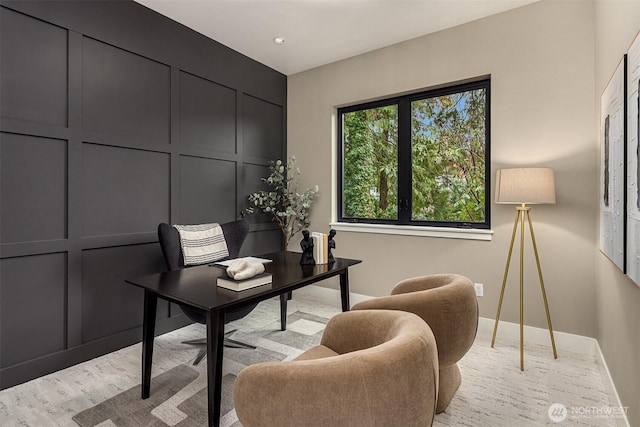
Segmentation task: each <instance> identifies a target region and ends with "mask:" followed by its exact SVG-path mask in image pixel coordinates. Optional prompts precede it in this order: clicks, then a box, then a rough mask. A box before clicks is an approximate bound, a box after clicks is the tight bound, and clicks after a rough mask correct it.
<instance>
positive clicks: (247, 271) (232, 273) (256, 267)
mask: <svg viewBox="0 0 640 427" xmlns="http://www.w3.org/2000/svg"><path fill="white" fill-rule="evenodd" d="M261 273H264V264H262V263H261V262H251V261H247V260H246V259H244V258H238V259H236V260H234V261H233V262H232V263H231V264H229V267H227V275H228V276H229V277H231V278H232V279H233V280H245V279H250V278H251V277H253V276H256V275H258V274H261Z"/></svg>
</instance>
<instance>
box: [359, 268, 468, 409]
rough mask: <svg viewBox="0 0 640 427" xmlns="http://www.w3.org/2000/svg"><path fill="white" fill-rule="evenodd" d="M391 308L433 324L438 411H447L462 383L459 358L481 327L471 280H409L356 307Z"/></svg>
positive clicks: (439, 276) (434, 277)
mask: <svg viewBox="0 0 640 427" xmlns="http://www.w3.org/2000/svg"><path fill="white" fill-rule="evenodd" d="M363 309H387V310H402V311H408V312H411V313H415V314H417V315H418V316H420V317H421V318H423V319H424V321H425V322H426V323H427V324H428V325H429V326H430V327H431V330H432V331H433V334H434V336H435V338H436V344H437V346H438V361H439V365H440V379H439V384H438V405H437V408H436V413H440V412H443V411H444V410H445V409H446V408H447V406H449V402H451V399H452V398H453V395H454V394H455V393H456V390H458V387H459V386H460V383H461V377H460V369H459V368H458V364H457V362H458V360H460V359H461V358H462V356H464V355H465V354H466V353H467V351H468V350H469V348H471V345H472V344H473V341H474V340H475V337H476V332H477V330H478V300H477V299H476V294H475V289H474V286H473V283H472V282H471V280H469V279H468V278H466V277H464V276H460V275H457V274H435V275H431V276H422V277H414V278H411V279H406V280H403V281H401V282H399V283H398V284H396V285H395V286H394V288H393V289H392V291H391V295H390V296H386V297H380V298H374V299H371V300H367V301H364V302H361V303H358V304H356V305H354V306H353V308H352V310H363Z"/></svg>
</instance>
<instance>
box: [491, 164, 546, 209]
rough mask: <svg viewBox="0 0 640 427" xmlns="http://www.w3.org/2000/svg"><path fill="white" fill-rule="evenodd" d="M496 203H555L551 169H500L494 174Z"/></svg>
mask: <svg viewBox="0 0 640 427" xmlns="http://www.w3.org/2000/svg"><path fill="white" fill-rule="evenodd" d="M496 203H517V204H521V203H525V204H543V203H550V204H555V203H556V185H555V179H554V176H553V169H551V168H515V169H501V170H499V171H498V172H496Z"/></svg>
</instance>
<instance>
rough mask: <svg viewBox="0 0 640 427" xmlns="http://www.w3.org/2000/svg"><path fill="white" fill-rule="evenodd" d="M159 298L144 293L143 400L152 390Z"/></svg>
mask: <svg viewBox="0 0 640 427" xmlns="http://www.w3.org/2000/svg"><path fill="white" fill-rule="evenodd" d="M157 306H158V297H157V296H155V295H152V294H151V293H149V292H148V291H146V290H145V292H144V318H143V320H142V398H143V399H146V398H148V397H149V390H150V388H151V363H152V360H153V336H154V333H155V329H156V307H157Z"/></svg>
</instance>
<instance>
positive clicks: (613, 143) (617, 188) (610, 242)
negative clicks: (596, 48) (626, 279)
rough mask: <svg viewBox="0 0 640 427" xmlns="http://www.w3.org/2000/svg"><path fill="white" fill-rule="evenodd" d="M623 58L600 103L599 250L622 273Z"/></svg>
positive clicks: (623, 193) (623, 229)
mask: <svg viewBox="0 0 640 427" xmlns="http://www.w3.org/2000/svg"><path fill="white" fill-rule="evenodd" d="M625 65H626V55H625V56H624V58H623V59H622V61H621V62H620V63H619V64H618V66H617V67H616V70H615V72H614V73H613V76H612V77H611V79H610V80H609V83H608V84H607V86H606V88H605V90H604V92H603V93H602V97H601V100H600V102H601V104H600V114H601V115H600V151H601V152H600V159H601V164H600V250H601V251H602V252H603V253H604V254H605V255H606V256H607V257H608V258H609V259H610V260H611V261H613V263H614V264H615V265H616V266H618V268H620V269H621V270H622V271H625V178H626V177H625V154H624V153H625V149H626V146H625V145H626V142H625V122H626V117H625V97H626V93H625V87H626V78H625V77H626V76H625V74H626V73H625V71H626V66H625Z"/></svg>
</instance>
